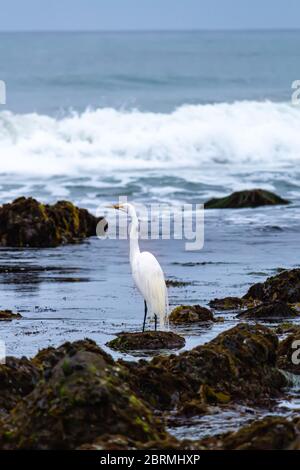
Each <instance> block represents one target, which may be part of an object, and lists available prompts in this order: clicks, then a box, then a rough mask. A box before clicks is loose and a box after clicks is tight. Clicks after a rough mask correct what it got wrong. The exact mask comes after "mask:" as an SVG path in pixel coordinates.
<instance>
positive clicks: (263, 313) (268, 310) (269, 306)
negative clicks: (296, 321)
mask: <svg viewBox="0 0 300 470" xmlns="http://www.w3.org/2000/svg"><path fill="white" fill-rule="evenodd" d="M237 316H238V318H244V319H246V318H248V319H276V318H277V319H278V318H293V317H297V316H299V315H297V313H296V311H295V310H294V309H293V308H291V307H290V306H289V305H287V304H286V303H285V302H280V301H279V302H270V303H265V304H261V305H258V306H257V307H253V308H250V309H248V310H246V311H244V312H242V313H239V314H238V315H237Z"/></svg>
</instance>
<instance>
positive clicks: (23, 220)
mask: <svg viewBox="0 0 300 470" xmlns="http://www.w3.org/2000/svg"><path fill="white" fill-rule="evenodd" d="M99 220H100V219H99V218H97V217H94V216H93V215H92V214H90V213H89V212H88V211H87V210H86V209H80V208H78V207H76V206H74V205H73V204H72V203H71V202H68V201H58V202H57V203H56V204H53V205H47V204H42V203H40V202H38V201H37V200H36V199H33V198H31V197H29V198H25V197H20V198H18V199H16V200H14V201H13V202H12V203H9V204H4V205H3V206H1V207H0V246H5V247H55V246H59V245H62V244H66V243H75V242H78V241H80V240H82V239H83V238H86V237H90V236H92V235H95V234H96V226H97V223H98V221H99Z"/></svg>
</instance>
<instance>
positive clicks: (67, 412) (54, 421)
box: [0, 342, 168, 450]
mask: <svg viewBox="0 0 300 470" xmlns="http://www.w3.org/2000/svg"><path fill="white" fill-rule="evenodd" d="M86 344H87V350H85V348H84V343H83V342H80V343H78V346H77V347H76V345H70V343H67V344H66V347H65V354H63V356H62V358H61V359H59V358H58V357H56V359H58V362H57V363H56V365H54V367H52V368H51V369H48V373H47V374H46V375H45V374H44V378H43V380H41V381H40V382H39V383H38V384H37V385H36V386H35V387H34V389H33V391H32V392H31V393H29V394H28V395H26V396H25V397H24V398H23V399H22V400H20V401H19V403H18V404H17V406H15V408H14V409H13V410H12V411H11V412H10V414H9V415H8V416H7V417H5V419H4V420H3V423H2V427H1V430H0V448H2V449H35V450H40V449H69V450H71V449H75V448H76V447H79V446H80V445H82V444H84V443H87V442H93V441H94V440H95V439H96V438H98V437H100V436H102V435H105V434H111V435H118V434H119V435H122V436H126V437H127V438H128V439H131V440H133V441H134V442H136V443H137V444H136V445H137V447H138V443H139V442H141V443H143V442H149V441H152V442H159V441H160V440H164V439H166V438H167V437H168V433H167V432H166V431H165V429H164V425H163V423H162V422H161V421H160V420H159V419H158V418H157V417H155V416H154V414H153V411H152V410H151V408H150V407H149V405H148V404H147V402H145V401H144V400H143V399H142V398H141V397H139V396H138V395H137V394H136V393H135V391H134V390H133V389H132V388H131V387H130V385H129V383H128V381H127V380H126V374H127V371H126V370H125V368H124V367H123V366H121V365H120V364H116V363H115V362H114V361H112V359H111V358H110V356H108V355H107V354H106V353H102V351H101V350H100V348H97V347H96V346H95V347H94V348H93V350H92V349H91V342H88V343H86ZM60 352H63V348H61V351H60ZM46 355H47V353H46ZM107 358H108V361H107V360H106V359H107ZM41 359H42V362H40V361H41ZM44 359H45V357H44V358H41V355H40V357H39V358H38V359H37V360H36V361H35V362H36V363H37V364H38V363H40V364H48V362H47V361H46V362H44ZM56 359H55V361H56ZM55 361H54V363H55ZM41 368H43V366H42V365H41Z"/></svg>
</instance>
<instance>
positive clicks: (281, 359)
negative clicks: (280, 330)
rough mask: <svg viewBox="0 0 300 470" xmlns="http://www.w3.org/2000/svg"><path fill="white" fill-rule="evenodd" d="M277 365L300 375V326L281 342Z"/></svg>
mask: <svg viewBox="0 0 300 470" xmlns="http://www.w3.org/2000/svg"><path fill="white" fill-rule="evenodd" d="M277 366H278V367H279V368H280V369H283V370H285V371H287V372H291V373H292V374H296V375H300V328H299V327H298V331H296V332H295V333H292V334H290V335H288V337H287V338H285V339H283V340H282V341H280V343H279V347H278V359H277Z"/></svg>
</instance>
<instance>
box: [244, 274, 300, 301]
mask: <svg viewBox="0 0 300 470" xmlns="http://www.w3.org/2000/svg"><path fill="white" fill-rule="evenodd" d="M244 299H256V300H260V301H262V302H272V301H275V300H280V301H282V302H286V303H291V304H295V303H298V302H300V269H291V270H286V271H283V272H281V273H279V274H277V275H276V276H272V277H269V278H268V279H267V280H266V281H265V282H263V283H258V284H254V285H253V286H251V287H250V289H249V290H248V292H247V294H246V295H245V296H244Z"/></svg>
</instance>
